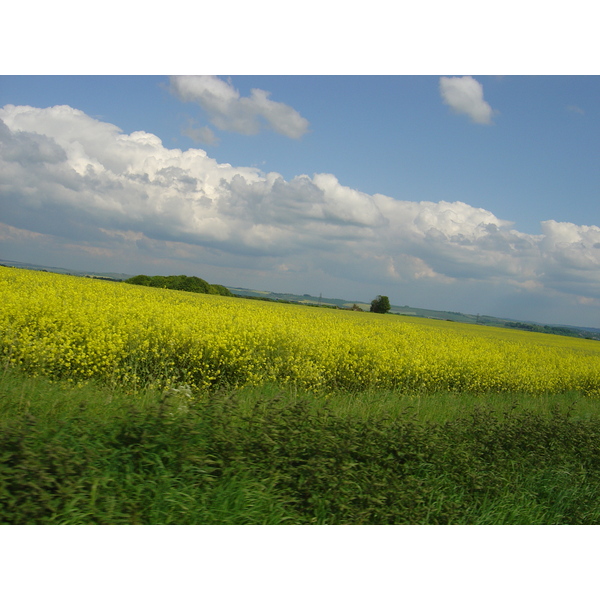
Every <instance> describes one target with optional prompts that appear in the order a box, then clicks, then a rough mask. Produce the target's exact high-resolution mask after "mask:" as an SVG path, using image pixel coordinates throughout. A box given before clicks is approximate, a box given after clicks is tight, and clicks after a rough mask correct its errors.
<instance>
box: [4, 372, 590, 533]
mask: <svg viewBox="0 0 600 600" xmlns="http://www.w3.org/2000/svg"><path fill="white" fill-rule="evenodd" d="M598 412H599V411H598V406H597V404H596V403H594V402H593V401H591V400H589V399H585V398H583V397H580V396H577V395H573V394H569V395H564V396H553V397H547V398H534V397H531V398H529V397H517V396H513V395H496V396H494V395H486V396H480V397H477V396H467V395H459V394H437V395H431V396H423V397H418V396H399V395H395V394H393V393H392V392H385V393H383V392H377V393H375V392H373V393H367V392H365V393H361V394H354V395H348V394H346V395H344V394H338V395H333V394H331V395H310V394H307V393H305V392H299V391H297V390H294V389H281V388H277V387H274V386H271V387H264V388H260V389H249V390H241V391H237V392H231V393H229V392H227V391H221V392H218V393H213V394H212V395H210V396H209V395H206V396H203V397H195V398H189V397H187V395H186V394H185V393H183V392H180V393H174V394H170V395H161V394H159V393H157V392H152V391H146V392H140V393H137V394H126V393H125V392H124V391H122V390H119V389H112V390H111V389H107V388H102V387H99V386H97V385H94V384H91V383H90V384H87V385H85V386H83V387H75V386H70V385H66V384H62V383H51V382H49V381H47V380H44V379H42V378H31V377H27V376H25V375H23V374H20V373H19V372H17V371H14V370H5V371H0V523H1V524H598V523H600V427H599V425H600V415H599V414H598Z"/></svg>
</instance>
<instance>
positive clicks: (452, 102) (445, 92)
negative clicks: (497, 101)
mask: <svg viewBox="0 0 600 600" xmlns="http://www.w3.org/2000/svg"><path fill="white" fill-rule="evenodd" d="M440 94H441V95H442V100H443V101H444V103H445V104H447V105H448V106H450V108H452V110H454V111H456V112H457V113H462V114H465V115H468V116H469V117H470V118H471V120H472V121H473V122H474V123H479V124H481V125H490V124H491V123H492V116H493V114H494V111H493V110H492V107H491V106H490V105H489V104H488V103H487V102H486V101H485V100H484V99H483V86H482V85H481V84H480V83H479V82H478V81H477V80H476V79H473V77H471V76H466V77H440Z"/></svg>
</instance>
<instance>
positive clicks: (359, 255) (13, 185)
mask: <svg viewBox="0 0 600 600" xmlns="http://www.w3.org/2000/svg"><path fill="white" fill-rule="evenodd" d="M599 98H600V77H598V76H523V75H520V76H493V75H492V76H471V75H447V76H443V75H442V76H434V75H428V76H419V75H399V76H376V75H367V76H326V75H319V76H309V75H304V76H303V75H294V76H282V75H274V76H267V75H263V76H251V75H241V76H227V75H220V76H217V75H184V76H178V75H176V76H125V75H120V76H73V75H67V76H52V75H34V76H2V77H0V107H1V108H0V119H1V123H0V160H1V162H0V177H1V179H0V200H1V204H0V209H1V212H0V223H1V224H0V258H2V259H5V260H14V261H21V262H33V263H38V264H46V265H49V266H58V267H63V268H73V269H83V270H93V271H101V272H108V271H111V272H120V273H127V274H138V273H146V274H151V275H153V274H178V273H184V274H188V275H196V276H199V277H202V278H204V279H206V280H208V281H210V282H211V283H220V284H224V285H228V286H235V287H246V288H252V289H261V290H269V291H275V292H287V293H298V294H303V293H307V294H311V295H319V294H322V295H323V296H325V297H341V298H346V299H348V300H362V301H370V299H372V298H373V297H374V296H375V295H377V294H383V295H387V296H388V297H389V298H390V301H391V303H392V304H396V305H410V306H418V307H422V308H430V309H438V310H452V311H460V312H468V313H472V314H477V313H479V314H491V315H494V316H500V317H507V318H515V319H527V320H535V321H540V322H551V323H564V324H572V325H587V326H592V327H594V326H596V327H598V326H600V319H599V318H598V315H599V313H600V310H599V309H600V210H599V208H598V207H599V201H600V169H599V168H598V158H599V156H600V153H599V150H600V115H599V110H598V108H599V106H598V99H599Z"/></svg>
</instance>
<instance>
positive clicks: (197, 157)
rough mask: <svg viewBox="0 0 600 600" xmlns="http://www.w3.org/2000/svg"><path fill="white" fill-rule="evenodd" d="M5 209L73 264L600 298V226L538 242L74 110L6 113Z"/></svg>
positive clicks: (473, 211) (460, 207)
mask: <svg viewBox="0 0 600 600" xmlns="http://www.w3.org/2000/svg"><path fill="white" fill-rule="evenodd" d="M0 201H1V211H0V215H1V219H2V222H3V223H4V229H3V230H1V231H0V241H1V242H3V243H4V244H11V245H13V246H14V245H15V244H17V242H18V240H19V239H21V240H22V241H23V244H24V246H23V247H24V248H25V247H28V248H31V247H33V246H35V247H37V248H38V249H39V248H45V249H46V250H45V251H48V252H50V250H51V249H52V248H56V247H57V245H58V244H60V245H61V247H62V248H63V249H64V250H65V251H67V250H68V252H70V253H71V254H70V255H71V256H72V257H73V260H75V259H76V258H79V257H81V256H84V255H85V256H89V257H113V260H114V261H115V262H118V263H119V264H122V263H123V262H126V261H127V257H129V256H133V255H136V256H142V257H144V261H145V264H152V265H160V266H161V268H162V269H163V270H164V269H167V268H168V269H169V270H173V269H177V270H178V271H180V270H181V267H180V266H178V267H176V266H173V265H179V264H180V263H181V261H183V262H188V263H191V264H201V265H202V271H203V273H204V272H206V269H207V268H208V267H207V265H208V266H212V268H214V269H219V272H222V271H223V269H225V270H227V269H229V270H230V271H231V272H232V273H235V283H236V284H238V285H244V281H246V280H245V279H244V272H246V273H250V272H252V273H253V274H254V277H258V276H261V277H262V276H267V275H268V276H273V273H278V277H288V278H290V279H289V280H286V281H294V280H295V281H299V280H300V278H302V277H306V278H307V280H308V278H312V279H311V281H314V280H315V279H317V280H320V281H323V282H325V283H326V282H331V281H336V282H338V283H339V284H340V285H338V287H339V288H340V289H342V288H341V287H340V286H341V285H342V283H343V282H346V283H347V282H353V281H355V282H360V283H361V284H362V285H365V284H373V285H374V286H375V285H377V286H378V287H379V286H381V285H388V284H398V285H403V286H408V288H410V287H411V286H413V285H415V284H416V282H418V284H419V286H421V289H424V290H430V293H434V294H437V295H438V296H439V295H440V294H446V295H447V294H449V293H450V290H454V292H453V293H455V294H459V293H460V294H463V295H464V294H465V293H468V294H470V295H475V294H480V295H481V294H484V293H489V295H490V298H491V297H493V296H494V295H498V294H499V293H500V291H501V292H502V293H507V290H509V289H511V290H513V291H514V293H515V294H537V295H541V294H548V293H555V294H562V295H565V297H566V296H569V297H573V298H577V303H579V305H581V306H584V305H585V303H587V305H590V306H591V304H594V302H598V300H599V299H600V228H599V227H595V226H578V225H575V224H573V223H558V222H555V221H545V222H543V223H542V233H541V234H540V235H531V234H526V233H523V232H519V231H517V230H515V229H514V228H513V227H512V225H513V224H512V223H510V222H508V221H504V220H501V219H499V218H498V217H496V216H495V215H494V214H493V213H491V212H489V211H487V210H485V209H483V208H478V207H474V206H470V205H469V204H466V203H463V202H437V203H436V202H410V201H406V200H396V199H394V198H391V197H389V196H384V195H380V194H374V195H369V194H365V193H362V192H360V191H357V190H354V189H351V188H349V187H347V186H344V185H342V184H341V183H340V182H339V181H338V180H337V178H336V177H335V176H334V175H332V174H327V173H321V174H315V175H312V176H308V175H298V176H297V177H294V178H293V179H291V180H289V181H288V180H285V179H284V178H283V177H282V176H281V175H280V174H278V173H263V172H261V171H260V170H258V169H256V168H250V167H232V166H231V165H229V164H226V163H218V162H217V161H215V160H214V159H212V158H210V157H209V156H208V155H207V153H206V152H205V151H203V150H198V149H190V150H187V151H181V150H178V149H167V148H165V147H164V146H163V145H162V142H161V140H160V139H159V138H157V137H156V136H154V135H152V134H150V133H147V132H142V131H137V132H133V133H131V134H124V133H123V132H122V131H121V130H119V129H118V128H117V127H115V126H114V125H112V124H110V123H103V122H101V121H98V120H96V119H93V118H92V117H90V116H88V115H86V114H85V113H83V112H81V111H79V110H76V109H73V108H71V107H68V106H55V107H52V108H45V109H39V108H33V107H29V106H12V105H7V106H5V107H4V108H2V109H0ZM2 232H4V234H2ZM2 235H4V237H2ZM32 245H33V246H32ZM69 264H70V262H69ZM73 268H77V266H76V265H73ZM113 270H118V271H124V272H128V271H127V269H126V268H125V267H124V266H123V267H115V268H113ZM215 280H216V279H215ZM238 282H239V283H238ZM247 283H248V284H249V285H252V283H251V282H247ZM475 285H477V286H479V287H477V291H475V288H471V287H469V286H475ZM431 286H434V287H431ZM435 286H437V287H435ZM443 290H446V291H443ZM486 290H487V291H486ZM493 290H495V291H493ZM581 298H583V299H584V301H582V300H581ZM585 299H587V300H585ZM589 299H591V300H589ZM574 302H575V301H574ZM582 302H584V304H581V303H582ZM590 303H591V304H590ZM592 308H593V307H592ZM592 308H590V310H592ZM463 310H465V309H463Z"/></svg>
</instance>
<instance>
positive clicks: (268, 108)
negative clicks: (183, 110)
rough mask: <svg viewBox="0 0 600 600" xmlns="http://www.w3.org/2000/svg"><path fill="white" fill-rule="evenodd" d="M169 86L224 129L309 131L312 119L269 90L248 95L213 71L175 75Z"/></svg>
mask: <svg viewBox="0 0 600 600" xmlns="http://www.w3.org/2000/svg"><path fill="white" fill-rule="evenodd" d="M170 90H171V93H173V94H174V95H175V96H177V98H179V99H180V100H182V101H183V102H194V103H196V104H198V105H199V106H200V107H202V108H203V109H204V110H205V111H206V112H207V113H208V116H209V119H210V122H211V123H212V124H213V125H214V126H215V127H217V128H218V129H222V130H224V131H235V132H237V133H243V134H245V135H254V134H257V133H258V132H259V131H260V130H261V129H262V127H263V125H266V126H267V127H268V128H270V129H272V130H273V131H275V132H277V133H279V134H281V135H285V136H287V137H290V138H294V139H297V138H300V137H302V136H303V135H304V134H305V133H306V132H307V131H308V125H309V123H308V121H307V120H306V119H305V118H304V117H302V116H301V115H300V113H298V112H297V111H296V110H294V109H293V108H292V107H291V106H288V105H287V104H284V103H283V102H275V101H273V100H271V99H270V98H269V95H270V92H266V91H265V90H260V89H253V90H251V92H250V96H249V97H241V96H240V93H239V92H238V91H237V90H236V89H235V88H234V87H233V86H232V85H231V84H230V83H228V82H226V81H223V80H222V79H219V78H218V77H215V76H213V75H190V76H187V75H180V76H172V77H170ZM204 135H205V133H204ZM190 137H192V139H196V138H194V136H190Z"/></svg>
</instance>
